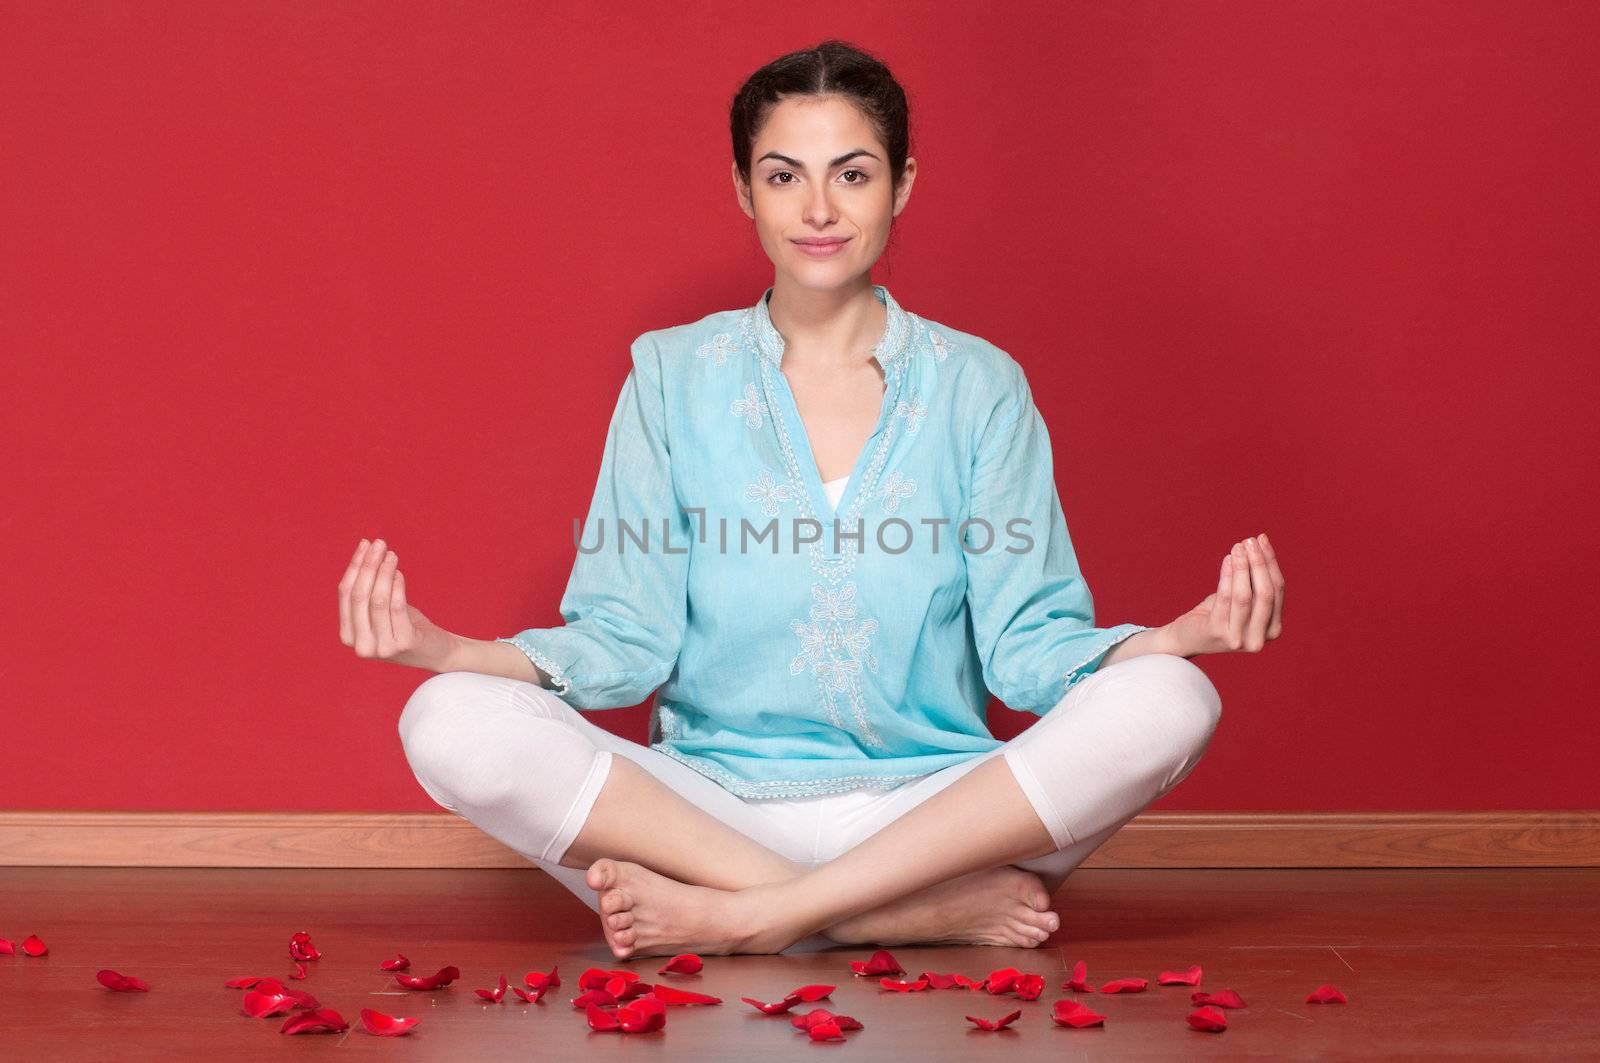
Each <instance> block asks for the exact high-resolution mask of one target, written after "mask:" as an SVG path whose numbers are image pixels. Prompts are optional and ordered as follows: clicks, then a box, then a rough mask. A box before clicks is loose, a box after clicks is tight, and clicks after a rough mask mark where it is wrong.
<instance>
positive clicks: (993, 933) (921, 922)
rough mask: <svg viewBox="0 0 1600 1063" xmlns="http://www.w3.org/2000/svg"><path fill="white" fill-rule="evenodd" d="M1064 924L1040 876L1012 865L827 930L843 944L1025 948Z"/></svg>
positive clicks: (939, 887)
mask: <svg viewBox="0 0 1600 1063" xmlns="http://www.w3.org/2000/svg"><path fill="white" fill-rule="evenodd" d="M1060 925H1061V919H1060V917H1059V916H1057V915H1056V913H1055V912H1053V911H1051V910H1050V894H1049V893H1048V892H1047V891H1046V890H1045V888H1044V883H1043V882H1042V881H1041V880H1040V878H1039V876H1038V875H1035V874H1034V873H1033V872H1031V871H1024V870H1023V869H1022V868H1020V867H1013V866H1011V865H1009V864H1007V865H1006V866H1005V867H991V868H989V869H987V870H984V871H974V872H973V873H972V874H970V875H964V876H962V877H961V878H956V879H950V880H949V881H946V882H941V883H938V884H937V885H934V886H930V887H928V888H927V889H925V890H922V891H920V892H918V893H914V894H912V895H911V896H909V897H904V898H902V899H900V900H898V901H894V902H893V903H891V904H886V905H884V906H883V907H881V908H875V909H873V910H872V911H870V912H863V913H862V914H860V915H857V916H853V917H851V918H849V919H846V920H844V921H843V922H839V923H835V924H834V925H833V926H831V927H829V928H827V929H826V930H824V931H822V933H823V936H825V937H827V938H829V939H830V940H832V941H837V942H838V943H840V944H841V945H867V944H874V945H910V944H919V945H921V944H928V945H933V944H940V945H942V944H953V945H1012V946H1017V945H1020V946H1022V947H1024V948H1035V947H1037V946H1039V945H1041V944H1043V943H1044V942H1045V940H1046V939H1048V938H1049V936H1050V935H1051V934H1052V933H1054V932H1055V931H1056V929H1057V928H1058V927H1060Z"/></svg>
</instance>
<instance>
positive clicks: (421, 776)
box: [398, 672, 493, 807]
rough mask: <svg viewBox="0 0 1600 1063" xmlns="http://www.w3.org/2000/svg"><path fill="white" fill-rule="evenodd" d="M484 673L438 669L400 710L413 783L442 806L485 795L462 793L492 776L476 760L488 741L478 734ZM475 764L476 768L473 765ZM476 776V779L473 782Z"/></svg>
mask: <svg viewBox="0 0 1600 1063" xmlns="http://www.w3.org/2000/svg"><path fill="white" fill-rule="evenodd" d="M484 678H485V677H484V676H482V675H478V674H476V673H472V672H440V673H439V674H438V675H434V676H430V677H429V678H428V679H426V680H425V681H424V682H423V683H422V684H421V685H420V686H418V687H417V689H416V690H414V691H413V692H412V694H411V697H410V698H408V699H407V700H406V704H405V708H404V709H402V710H401V712H400V720H399V724H398V729H399V732H400V745H401V747H402V748H403V749H404V751H405V757H406V761H407V763H409V764H410V765H411V770H412V772H413V774H415V775H416V777H417V781H418V782H419V783H421V784H422V786H423V789H425V790H427V791H428V793H429V794H430V795H431V796H432V797H433V798H434V800H435V801H438V802H439V803H440V804H441V805H446V806H447V807H454V804H455V803H457V802H461V801H463V800H464V799H467V798H471V800H467V802H466V803H469V804H470V803H472V801H473V800H477V799H479V798H482V797H485V796H486V795H483V794H476V795H472V794H464V793H463V790H471V789H473V788H474V787H476V786H479V785H480V784H481V783H483V782H487V781H488V780H489V779H491V778H492V776H491V775H490V774H489V773H486V772H484V771H483V770H482V768H483V767H484V765H483V764H482V763H481V760H482V758H483V757H484V756H485V753H486V751H487V750H489V749H492V747H493V743H492V742H488V743H485V741H484V736H482V735H479V734H477V732H478V730H479V727H478V724H479V723H480V722H483V721H484V718H485V715H486V712H487V709H488V706H487V704H486V701H485V693H486V692H485V690H484V687H483V680H484ZM474 765H476V768H474ZM475 780H476V782H475Z"/></svg>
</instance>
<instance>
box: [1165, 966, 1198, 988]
mask: <svg viewBox="0 0 1600 1063" xmlns="http://www.w3.org/2000/svg"><path fill="white" fill-rule="evenodd" d="M1156 984H1157V985H1199V984H1200V965H1199V964H1198V963H1197V964H1195V965H1194V966H1193V967H1191V968H1189V969H1188V970H1187V971H1162V972H1161V973H1160V974H1158V975H1156Z"/></svg>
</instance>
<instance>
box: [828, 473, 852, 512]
mask: <svg viewBox="0 0 1600 1063" xmlns="http://www.w3.org/2000/svg"><path fill="white" fill-rule="evenodd" d="M849 482H850V477H848V476H841V477H839V478H838V479H837V480H830V481H828V482H827V483H825V484H823V485H822V493H823V494H825V495H827V496H828V505H830V506H832V507H833V508H834V509H838V508H839V499H841V498H843V497H844V485H845V484H847V483H849Z"/></svg>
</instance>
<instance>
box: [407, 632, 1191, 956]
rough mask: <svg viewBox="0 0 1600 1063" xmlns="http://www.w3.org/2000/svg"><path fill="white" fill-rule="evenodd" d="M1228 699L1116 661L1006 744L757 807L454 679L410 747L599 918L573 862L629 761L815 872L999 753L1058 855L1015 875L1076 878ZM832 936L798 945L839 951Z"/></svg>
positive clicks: (485, 827) (535, 689) (453, 806)
mask: <svg viewBox="0 0 1600 1063" xmlns="http://www.w3.org/2000/svg"><path fill="white" fill-rule="evenodd" d="M1221 715H1222V699H1221V697H1220V695H1218V693H1217V689H1216V687H1215V686H1213V685H1212V683H1211V680H1210V678H1209V677H1207V675H1206V674H1205V672H1204V671H1202V670H1201V669H1200V667H1199V666H1198V665H1196V664H1195V663H1194V662H1192V661H1190V660H1188V659H1186V658H1183V657H1179V656H1176V655H1173V654H1167V653H1147V654H1141V655H1140V656H1138V657H1130V658H1128V659H1127V660H1124V661H1118V662H1116V663H1114V664H1111V665H1108V666H1103V667H1101V668H1099V669H1097V670H1096V671H1094V672H1093V673H1091V674H1090V675H1089V676H1088V677H1086V678H1085V679H1083V680H1081V681H1079V682H1078V683H1077V684H1075V685H1074V686H1073V687H1072V689H1070V690H1069V691H1068V692H1067V694H1066V695H1065V696H1064V697H1063V698H1062V699H1061V701H1060V702H1058V703H1057V704H1056V705H1055V706H1054V707H1053V708H1052V709H1051V710H1050V711H1049V712H1048V713H1047V714H1045V715H1044V716H1042V717H1040V718H1039V720H1038V721H1037V722H1035V723H1033V724H1032V725H1030V726H1029V727H1028V729H1027V730H1025V731H1023V732H1022V733H1021V734H1020V735H1018V736H1017V737H1015V738H1013V739H1011V740H1010V741H1009V742H1006V743H1005V744H1004V745H1002V746H1000V747H998V748H996V749H993V750H990V751H989V752H987V753H982V754H979V755H977V756H974V757H972V758H970V759H968V760H966V761H963V762H962V763H960V764H956V765H952V766H951V767H948V768H944V769H942V770H940V771H936V772H933V773H931V774H929V775H924V776H921V777H920V778H916V779H912V780H911V781H909V782H905V783H901V784H900V785H898V786H895V787H893V788H892V789H884V788H868V787H862V788H860V789H856V790H850V791H846V792H844V793H838V794H825V795H822V796H818V797H798V798H743V797H739V796H738V795H736V794H733V793H731V792H729V791H728V790H726V789H725V788H723V787H722V785H721V784H719V783H717V782H715V781H714V780H712V779H709V778H707V777H706V776H704V775H701V774H700V773H699V772H697V771H695V770H694V769H693V768H690V767H689V766H687V765H686V764H683V763H681V762H679V761H676V760H673V759H672V758H671V757H669V756H667V755H666V754H664V753H661V752H659V751H658V750H654V749H651V748H650V747H649V746H646V745H641V744H640V743H638V742H633V741H630V740H629V739H626V738H619V737H618V736H616V735H614V734H612V733H611V732H609V731H606V730H604V729H603V728H601V727H597V726H596V725H595V724H593V723H591V722H589V720H587V719H585V718H584V716H583V714H582V713H580V712H579V711H578V710H576V709H574V708H572V707H571V706H570V705H568V704H567V703H566V702H565V701H562V700H561V698H559V697H557V696H556V694H555V693H554V692H553V691H550V690H547V689H545V688H544V687H541V686H538V685H537V684H534V683H529V682H524V681H522V680H518V679H510V678H506V677H502V676H492V675H484V674H482V673H478V672H441V673H439V674H437V675H434V676H430V677H429V678H428V679H427V680H426V681H424V682H423V683H422V685H421V686H419V687H418V688H417V690H416V691H415V692H414V693H413V694H412V695H411V697H410V699H409V700H408V701H407V702H406V705H405V709H404V711H403V712H402V713H401V714H400V722H399V729H400V740H401V743H402V745H403V746H404V749H405V755H406V758H407V760H408V761H409V763H410V765H411V769H412V772H413V773H414V774H415V775H416V777H417V781H418V782H419V783H420V784H421V785H422V788H423V790H425V791H426V792H427V794H428V796H429V797H431V798H432V799H433V800H434V801H435V802H437V803H438V804H439V805H440V806H441V807H443V808H445V809H447V810H449V811H451V812H454V813H455V814H457V815H459V816H461V817H463V818H464V819H466V820H468V821H470V822H471V823H473V824H474V825H476V826H477V827H478V828H480V829H481V830H482V831H483V832H484V833H486V834H488V835H489V836H490V837H492V838H494V839H496V840H497V841H499V842H501V843H503V844H504V845H507V846H509V847H510V848H512V849H514V850H516V851H517V852H519V853H521V854H522V855H523V856H525V857H527V858H528V859H529V860H530V861H532V862H533V863H535V864H536V865H537V866H538V867H540V868H541V869H543V870H544V871H545V872H547V873H548V874H550V875H551V876H552V877H554V878H555V879H556V880H557V881H559V882H560V883H561V884H562V885H564V886H566V887H567V889H569V890H571V891H572V892H573V893H574V894H576V895H577V896H578V897H579V898H580V899H581V900H582V901H583V902H584V903H585V904H587V905H588V906H589V907H590V908H591V909H593V910H595V911H596V912H598V911H599V895H598V894H597V893H596V892H595V891H594V890H593V889H591V888H590V887H589V884H588V882H587V881H586V878H585V876H586V874H587V868H569V867H563V866H562V865H561V863H560V860H561V858H562V856H563V855H565V853H566V851H567V847H568V846H570V845H571V844H572V841H573V839H574V838H576V837H577V836H578V833H579V831H580V830H582V828H583V824H584V821H585V820H586V819H587V818H588V815H589V812H590V809H591V808H593V806H594V802H595V799H596V798H597V797H598V796H599V794H600V789H601V787H602V786H604V785H605V780H606V776H607V774H608V773H609V771H610V768H611V758H612V756H613V755H616V754H620V755H622V756H624V757H627V758H628V759H629V760H631V761H633V762H634V763H635V764H637V765H639V767H641V768H643V769H644V770H645V771H647V772H649V773H650V774H651V775H653V776H655V777H656V778H657V779H658V780H660V781H661V782H662V783H663V784H664V785H665V786H667V787H668V788H669V789H671V790H674V791H675V792H677V793H679V794H681V795H682V796H683V797H684V798H686V799H687V800H688V801H689V802H690V803H691V804H693V805H696V806H697V807H699V808H700V809H702V810H704V811H705V812H707V813H709V814H710V815H712V816H715V817H716V818H717V819H719V820H721V821H722V822H723V823H726V824H727V825H728V826H730V827H732V828H733V829H735V830H737V831H740V832H741V833H743V834H745V835H747V836H749V837H750V838H753V839H755V840H756V841H757V842H759V843H760V844H761V845H763V846H765V847H767V848H768V849H771V850H773V851H774V852H777V853H779V854H780V855H782V856H784V857H787V858H788V859H790V860H793V861H794V862H795V863H798V864H801V865H803V866H805V867H807V868H814V867H819V866H821V865H822V864H825V863H827V862H829V861H831V860H833V859H834V858H835V857H837V856H839V855H840V854H842V853H844V852H847V851H849V850H850V849H853V848H854V847H855V846H857V845H859V844H861V842H862V841H864V840H865V839H867V838H869V837H871V836H872V835H873V834H875V833H877V832H878V831H879V830H881V829H883V827H885V826H886V825H887V824H889V823H891V822H893V821H894V820H896V819H898V818H899V817H900V816H903V815H905V814H906V813H907V812H909V811H910V810H911V809H913V808H915V807H917V805H919V804H921V803H922V802H923V801H926V800H927V799H928V798H929V797H930V796H932V795H933V794H935V793H937V792H938V791H940V790H942V789H944V788H945V787H946V786H949V785H950V784H951V783H953V782H955V781H956V780H957V779H959V778H961V777H962V776H963V775H965V774H966V773H967V772H969V771H971V770H972V769H973V768H975V767H977V766H978V765H979V764H980V763H982V762H983V761H984V760H987V759H988V758H989V757H992V756H1004V757H1005V758H1006V763H1007V764H1009V765H1010V767H1011V771H1012V774H1013V775H1014V776H1015V777H1016V780H1017V783H1018V785H1019V786H1020V787H1021V788H1022V791H1023V793H1024V794H1026V795H1027V797H1028V801H1029V802H1030V803H1031V804H1032V805H1033V809H1034V811H1035V812H1036V813H1038V816H1039V819H1040V821H1041V822H1043V824H1044V825H1045V827H1046V829H1047V830H1048V831H1049V832H1050V836H1051V838H1052V839H1053V840H1054V841H1055V844H1056V848H1057V851H1056V852H1054V853H1050V854H1048V855H1045V856H1042V857H1038V858H1035V859H1031V860H1020V861H1017V862H1016V866H1017V867H1020V868H1024V869H1026V870H1029V871H1033V872H1035V873H1036V874H1038V875H1040V876H1041V877H1042V878H1044V879H1046V880H1047V881H1048V880H1052V879H1055V880H1062V879H1065V878H1066V877H1067V876H1068V875H1070V874H1071V873H1072V871H1073V869H1074V868H1076V867H1077V866H1078V865H1079V864H1081V863H1082V862H1083V860H1084V859H1085V858H1086V857H1088V855H1089V854H1090V853H1092V852H1093V851H1094V850H1095V849H1097V848H1099V847H1100V846H1101V845H1102V844H1103V843H1104V842H1105V841H1106V839H1108V838H1110V837H1111V835H1113V834H1115V833H1116V832H1117V830H1118V829H1119V828H1121V827H1122V826H1123V825H1124V824H1125V823H1127V822H1128V821H1129V820H1131V819H1132V818H1133V817H1134V816H1136V815H1138V814H1139V812H1140V811H1141V810H1143V809H1144V808H1145V807H1146V806H1147V805H1149V804H1150V803H1151V802H1152V801H1154V800H1156V799H1157V798H1159V797H1161V796H1162V795H1164V794H1166V793H1168V792H1169V791H1170V790H1172V789H1173V788H1174V787H1175V786H1177V785H1178V783H1180V782H1182V781H1183V780H1184V778H1186V777H1187V776H1188V774H1189V773H1190V772H1191V771H1192V770H1193V769H1194V767H1195V765H1196V764H1197V763H1199V761H1200V758H1201V756H1202V754H1203V753H1204V752H1205V748H1206V746H1207V745H1208V744H1209V743H1210V741H1211V736H1212V733H1213V732H1214V731H1215V730H1216V727H1217V723H1218V721H1219V720H1220V719H1221ZM834 944H835V943H834V942H832V941H831V940H829V939H827V938H825V937H822V936H821V935H820V934H815V935H812V936H811V937H809V938H807V939H805V940H803V941H800V942H797V943H796V944H795V945H792V946H790V948H789V949H786V950H785V952H810V951H815V950H817V949H820V948H828V947H833V946H834Z"/></svg>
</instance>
